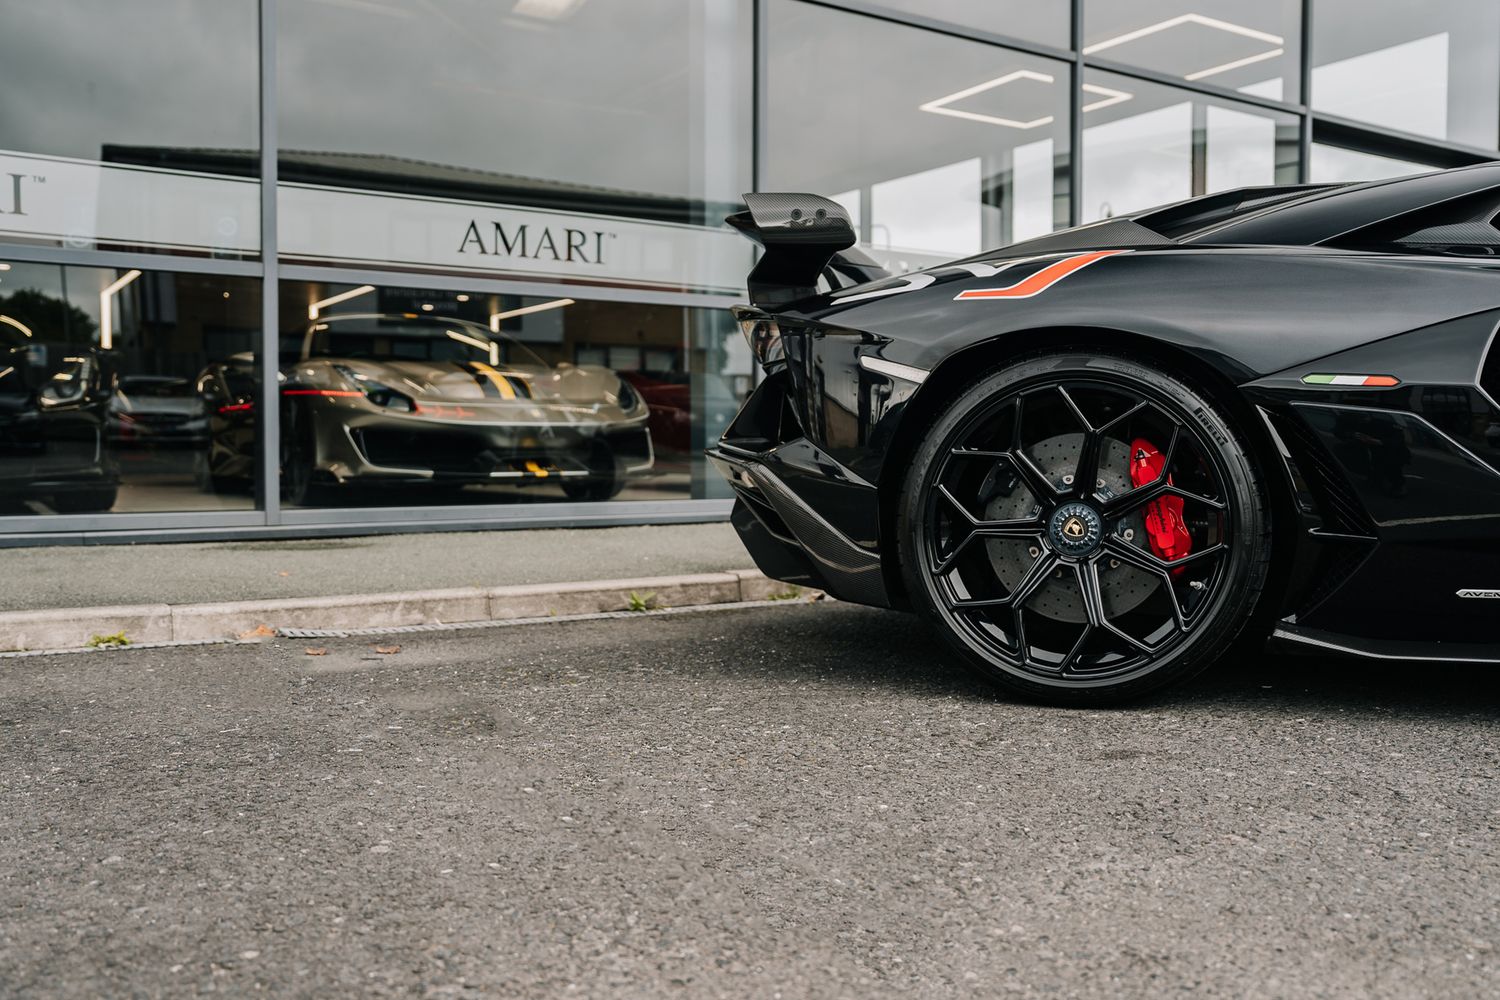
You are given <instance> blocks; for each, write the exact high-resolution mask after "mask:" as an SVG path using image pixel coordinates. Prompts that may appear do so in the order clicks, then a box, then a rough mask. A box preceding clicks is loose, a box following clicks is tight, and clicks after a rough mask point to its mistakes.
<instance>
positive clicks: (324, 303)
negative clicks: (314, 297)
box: [307, 285, 375, 319]
mask: <svg viewBox="0 0 1500 1000" xmlns="http://www.w3.org/2000/svg"><path fill="white" fill-rule="evenodd" d="M374 290H375V286H374V285H360V286H359V287H358V288H351V289H350V290H349V291H347V292H339V293H338V294H337V295H330V296H328V298H326V299H319V300H318V301H316V302H314V303H313V304H312V305H310V306H308V307H307V318H308V319H317V318H318V313H319V312H320V311H321V310H323V309H327V308H328V307H329V306H336V305H338V304H339V303H340V302H348V301H349V300H350V299H354V298H358V297H359V296H361V295H368V294H369V293H371V292H373V291H374Z"/></svg>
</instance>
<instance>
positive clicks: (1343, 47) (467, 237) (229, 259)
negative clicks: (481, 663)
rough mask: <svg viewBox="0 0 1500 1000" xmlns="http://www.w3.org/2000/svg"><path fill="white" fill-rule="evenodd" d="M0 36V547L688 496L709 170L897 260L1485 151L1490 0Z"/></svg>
mask: <svg viewBox="0 0 1500 1000" xmlns="http://www.w3.org/2000/svg"><path fill="white" fill-rule="evenodd" d="M0 23H3V24H4V25H5V32H4V35H3V36H0V50H3V52H0V55H3V58H0V545H30V544H41V543H58V544H77V543H85V542H110V541H122V542H124V541H142V540H172V539H189V538H191V539H212V538H231V537H297V536H314V535H333V534H350V533H369V532H382V531H406V530H437V529H444V528H452V529H463V528H470V529H472V528H478V527H485V528H489V527H512V526H514V527H523V526H524V527H532V526H550V525H588V524H630V523H672V522H685V521H700V520H717V519H723V518H725V517H726V516H727V514H728V510H729V505H730V501H729V499H728V491H727V489H726V487H725V486H724V485H723V484H722V483H720V482H718V480H717V476H716V475H715V474H714V473H713V471H712V470H711V469H710V468H708V467H707V465H706V463H705V460H704V458H703V455H702V452H703V449H704V448H705V447H706V446H708V445H709V444H710V443H711V442H712V441H714V440H715V439H716V438H717V436H718V435H719V434H720V433H721V431H722V430H723V429H724V428H725V427H726V426H727V425H728V423H729V421H730V420H731V419H732V418H733V416H734V414H735V412H736V410H737V408H738V406H739V402H740V400H742V399H743V398H744V396H745V395H746V393H747V392H748V391H749V390H750V388H751V386H752V384H753V379H754V374H753V371H752V367H753V366H752V364H751V359H750V355H749V352H748V350H747V349H746V347H745V345H744V343H743V341H742V340H741V338H740V335H739V333H738V331H737V329H736V327H735V324H734V322H733V320H732V319H731V317H730V315H729V313H728V307H729V306H730V305H733V304H735V303H736V302H738V301H740V300H741V298H742V297H743V280H744V275H745V273H746V272H747V271H748V269H749V267H750V266H751V264H752V263H753V261H754V256H753V252H752V248H751V246H750V245H749V244H748V243H747V242H745V241H744V240H742V239H741V238H739V237H738V236H737V235H735V234H734V233H732V232H731V231H729V230H728V229H727V228H726V227H724V226H723V224H722V220H723V217H724V216H725V215H726V214H728V213H730V212H732V211H735V210H736V207H737V204H738V201H739V197H740V195H741V193H742V192H745V191H751V190H799V191H811V192H816V193H820V194H825V195H828V196H830V197H832V198H834V199H836V200H837V201H839V202H840V203H841V204H843V205H844V206H845V207H846V208H847V209H848V210H849V212H850V215H851V218H852V219H853V220H854V223H855V226H856V228H857V230H858V233H859V236H860V242H861V246H862V247H863V248H864V249H865V250H866V251H867V252H868V253H870V254H871V255H872V256H874V257H875V258H876V259H877V260H879V261H881V262H882V263H883V264H885V265H886V266H887V267H889V268H891V269H893V270H896V271H908V270H914V269H918V268H922V267H926V266H930V265H932V264H935V263H938V262H941V261H943V260H946V259H951V258H954V257H960V256H967V255H971V254H975V253H978V252H980V251H982V250H986V249H992V248H995V247H999V246H1002V245H1004V244H1006V243H1010V242H1013V241H1017V240H1023V239H1027V238H1030V237H1034V236H1039V235H1042V234H1045V233H1048V232H1051V231H1053V230H1055V229H1059V228H1065V227H1067V226H1070V225H1075V224H1079V223H1086V222H1091V221H1095V220H1098V219H1102V218H1107V217H1110V216H1112V215H1117V214H1121V213H1127V212H1133V211H1137V210H1140V209H1144V208H1148V207H1151V206H1154V205H1160V204H1166V203H1170V202H1173V201H1178V200H1181V199H1184V198H1189V197H1192V196H1195V195H1200V194H1205V193H1210V192H1214V191H1220V190H1226V189H1230V188H1236V187H1243V186H1254V185H1267V184H1288V183H1298V182H1309V181H1310V182H1345V181H1360V180H1370V179H1377V178H1383V177H1392V176H1399V175H1403V174H1408V173H1415V172H1420V171H1424V170H1430V169H1436V168H1442V167H1451V166H1459V165H1463V164H1468V163H1476V162H1482V161H1485V160H1490V159H1494V158H1496V157H1497V156H1500V153H1497V152H1496V150H1497V145H1500V135H1497V129H1500V5H1496V4H1489V3H1474V2H1468V0H1424V2H1422V3H1413V2H1408V0H881V2H878V3H877V2H868V3H867V2H856V0H847V2H833V0H630V2H628V3H627V2H623V0H214V2H206V0H135V2H132V3H130V4H119V3H113V2H110V0H52V2H49V3H47V4H38V3H33V2H28V0H0ZM273 386H274V387H275V388H274V389H272V388H271V387H273Z"/></svg>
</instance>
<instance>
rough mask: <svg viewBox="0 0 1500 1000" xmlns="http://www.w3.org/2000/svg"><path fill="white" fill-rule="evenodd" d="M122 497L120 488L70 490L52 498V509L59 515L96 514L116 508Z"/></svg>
mask: <svg viewBox="0 0 1500 1000" xmlns="http://www.w3.org/2000/svg"><path fill="white" fill-rule="evenodd" d="M119 497H120V488H119V487H118V486H100V487H96V488H94V489H88V490H69V491H68V492H66V493H58V494H56V495H54V496H53V497H52V509H53V510H55V511H57V512H58V513H59V514H94V513H98V512H100V511H106V510H109V509H111V508H112V507H114V505H115V501H116V500H118V499H119Z"/></svg>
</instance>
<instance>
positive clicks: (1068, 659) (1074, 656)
mask: <svg viewBox="0 0 1500 1000" xmlns="http://www.w3.org/2000/svg"><path fill="white" fill-rule="evenodd" d="M1093 634H1094V626H1093V625H1091V624H1086V625H1084V626H1083V628H1082V629H1080V630H1079V631H1078V639H1077V641H1076V642H1074V643H1073V648H1072V649H1070V650H1068V655H1067V656H1064V657H1063V659H1062V662H1061V663H1059V664H1058V665H1057V672H1058V673H1060V674H1064V675H1066V674H1069V673H1071V672H1072V671H1073V664H1074V663H1075V662H1076V661H1077V660H1078V654H1079V653H1081V652H1083V647H1084V644H1086V643H1087V642H1088V641H1089V636H1091V635H1093Z"/></svg>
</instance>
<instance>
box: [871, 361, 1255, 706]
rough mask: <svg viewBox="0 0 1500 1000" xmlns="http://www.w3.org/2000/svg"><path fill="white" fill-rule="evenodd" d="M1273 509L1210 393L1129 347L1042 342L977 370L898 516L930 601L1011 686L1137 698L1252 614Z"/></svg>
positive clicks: (942, 622) (1177, 675) (927, 607)
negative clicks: (1024, 354)
mask: <svg viewBox="0 0 1500 1000" xmlns="http://www.w3.org/2000/svg"><path fill="white" fill-rule="evenodd" d="M1269 532H1270V520H1269V516H1268V514H1267V511H1266V504H1265V499H1264V490H1263V488H1262V487H1261V485H1260V478H1259V475H1258V473H1257V471H1256V469H1255V466H1254V462H1253V461H1252V459H1251V457H1250V452H1249V449H1248V448H1247V447H1246V446H1245V444H1244V443H1243V442H1242V441H1241V439H1240V438H1239V437H1238V436H1237V435H1236V433H1235V432H1234V431H1233V429H1232V428H1231V426H1230V424H1229V423H1228V422H1227V421H1226V420H1225V418H1224V417H1223V416H1222V415H1220V413H1219V412H1218V411H1217V410H1216V409H1215V407H1214V406H1213V405H1212V404H1211V403H1210V402H1209V400H1208V399H1206V398H1205V397H1204V396H1203V395H1201V394H1199V393H1197V392H1195V391H1194V390H1193V389H1191V388H1189V387H1188V386H1187V385H1185V384H1184V383H1183V382H1182V380H1180V379H1179V378H1177V377H1174V376H1173V375H1170V374H1168V373H1166V372H1164V371H1159V370H1157V369H1155V368H1153V367H1148V366H1146V365H1144V364H1141V363H1139V362H1136V361H1133V360H1130V359H1128V358H1125V357H1120V356H1112V355H1100V354H1088V355H1084V354H1056V355H1044V356H1040V357H1033V358H1030V359H1027V360H1024V361H1021V362H1019V363H1016V364H1012V365H1008V366H1006V367H1005V368H1004V369H1002V370H1001V371H999V372H996V373H994V374H991V375H989V376H987V377H985V378H983V379H981V380H980V381H978V382H977V383H975V384H973V385H971V386H970V387H969V388H968V389H967V390H965V391H964V392H963V393H961V394H960V395H959V397H958V398H957V399H956V400H955V401H954V402H953V404H952V405H951V406H950V407H949V408H948V409H947V411H946V412H944V413H943V415H942V416H941V417H939V418H938V421H937V423H936V425H935V426H934V427H933V428H932V430H931V431H930V432H929V435H928V437H927V439H926V440H925V441H924V443H923V444H922V446H921V447H920V448H919V449H918V451H917V454H916V455H915V456H914V459H913V462H912V465H911V468H910V470H909V472H908V478H907V482H906V489H905V491H904V498H903V503H902V509H901V512H900V521H899V536H900V545H901V563H902V570H903V572H904V574H905V577H906V582H907V587H908V590H909V592H910V593H911V595H912V596H913V598H914V601H915V603H916V604H917V605H918V607H919V609H920V610H923V611H925V612H926V613H927V615H928V616H929V617H930V618H931V619H932V620H933V621H935V622H936V623H937V624H938V626H939V628H940V629H941V630H942V632H943V633H944V635H945V636H946V637H947V639H948V640H949V641H950V642H951V643H952V644H953V645H954V646H955V647H956V648H957V649H958V650H959V652H960V653H962V654H963V655H964V657H965V658H966V659H967V660H968V661H969V662H970V663H972V664H973V665H975V666H977V667H978V668H979V669H980V670H981V671H983V672H984V673H985V674H986V675H988V676H989V677H991V678H992V679H994V680H995V681H997V682H999V683H1000V684H1001V685H1002V686H1004V687H1006V688H1008V689H1010V690H1012V691H1014V692H1017V693H1020V694H1022V695H1025V696H1028V697H1031V698H1035V699H1038V700H1043V701H1051V702H1057V703H1067V704H1078V703H1103V702H1107V701H1118V700H1123V699H1125V698H1129V697H1134V696H1137V695H1140V694H1143V693H1145V692H1147V691H1150V690H1153V689H1155V688H1158V687H1160V686H1162V685H1164V684H1167V683H1169V682H1172V681H1174V680H1180V679H1182V678H1184V677H1186V676H1188V675H1190V674H1192V673H1195V672H1196V671H1197V670H1199V669H1202V668H1203V667H1204V666H1206V665H1208V664H1209V663H1210V662H1212V660H1213V659H1214V658H1215V657H1216V656H1218V655H1219V654H1221V653H1222V652H1224V650H1225V649H1226V648H1227V647H1228V646H1229V644H1230V643H1231V642H1232V641H1233V640H1234V638H1235V637H1236V635H1237V634H1238V633H1239V631H1240V630H1241V629H1242V628H1243V626H1244V624H1245V622H1246V620H1247V619H1248V618H1249V617H1250V614H1251V611H1252V609H1253V607H1254V603H1255V599H1256V597H1257V595H1258V594H1259V591H1260V589H1261V586H1262V585H1263V583H1264V580H1265V575H1266V568H1267V562H1268V560H1269V556H1270V539H1269Z"/></svg>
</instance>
